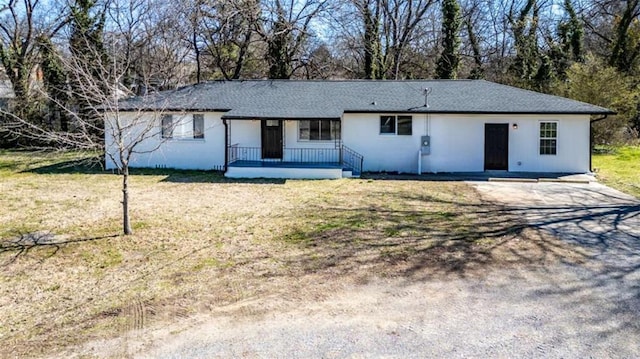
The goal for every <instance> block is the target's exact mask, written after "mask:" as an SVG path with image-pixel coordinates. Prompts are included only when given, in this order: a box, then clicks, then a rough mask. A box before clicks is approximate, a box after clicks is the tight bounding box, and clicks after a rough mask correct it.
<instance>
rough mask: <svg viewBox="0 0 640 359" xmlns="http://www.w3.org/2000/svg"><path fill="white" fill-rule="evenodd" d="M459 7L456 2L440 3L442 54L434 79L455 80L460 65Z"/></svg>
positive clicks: (450, 0)
mask: <svg viewBox="0 0 640 359" xmlns="http://www.w3.org/2000/svg"><path fill="white" fill-rule="evenodd" d="M460 25H461V19H460V5H459V4H458V1H457V0H444V1H443V2H442V53H441V54H440V58H439V59H438V64H437V68H436V77H437V78H440V79H455V78H456V77H457V75H458V66H459V64H460V53H459V52H458V50H459V48H460V35H459V32H460Z"/></svg>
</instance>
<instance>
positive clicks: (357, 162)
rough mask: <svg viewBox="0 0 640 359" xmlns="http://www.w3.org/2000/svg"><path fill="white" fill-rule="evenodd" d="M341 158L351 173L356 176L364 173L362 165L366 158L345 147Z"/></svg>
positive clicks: (343, 146) (342, 149)
mask: <svg viewBox="0 0 640 359" xmlns="http://www.w3.org/2000/svg"><path fill="white" fill-rule="evenodd" d="M340 158H341V162H342V165H343V166H344V167H347V168H350V169H351V171H352V172H353V173H355V174H361V173H362V163H363V162H364V157H363V156H362V155H361V154H359V153H358V152H356V151H354V150H352V149H350V148H349V147H347V146H345V145H342V148H341V154H340Z"/></svg>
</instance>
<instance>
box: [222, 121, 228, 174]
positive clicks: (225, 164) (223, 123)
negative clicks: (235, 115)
mask: <svg viewBox="0 0 640 359" xmlns="http://www.w3.org/2000/svg"><path fill="white" fill-rule="evenodd" d="M222 125H224V171H222V174H223V175H225V174H226V173H227V169H228V168H229V124H227V119H226V118H224V117H223V118H222Z"/></svg>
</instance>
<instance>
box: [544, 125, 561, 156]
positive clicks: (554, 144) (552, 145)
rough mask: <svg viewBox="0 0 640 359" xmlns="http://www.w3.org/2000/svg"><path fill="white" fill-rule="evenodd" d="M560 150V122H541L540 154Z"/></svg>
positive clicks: (554, 152) (553, 152)
mask: <svg viewBox="0 0 640 359" xmlns="http://www.w3.org/2000/svg"><path fill="white" fill-rule="evenodd" d="M557 152H558V123H557V122H540V154H541V155H555V154H556V153H557Z"/></svg>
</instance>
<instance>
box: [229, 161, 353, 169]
mask: <svg viewBox="0 0 640 359" xmlns="http://www.w3.org/2000/svg"><path fill="white" fill-rule="evenodd" d="M229 167H269V168H274V167H275V168H341V169H342V168H343V167H342V165H340V164H339V163H336V162H285V161H235V162H232V163H229Z"/></svg>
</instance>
